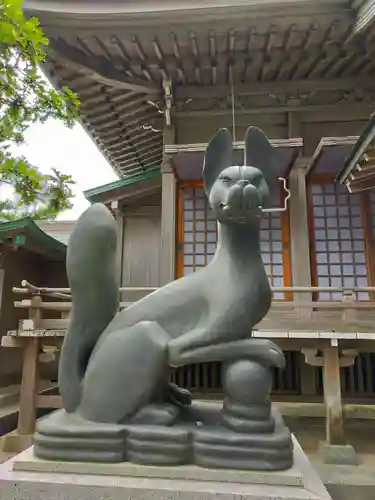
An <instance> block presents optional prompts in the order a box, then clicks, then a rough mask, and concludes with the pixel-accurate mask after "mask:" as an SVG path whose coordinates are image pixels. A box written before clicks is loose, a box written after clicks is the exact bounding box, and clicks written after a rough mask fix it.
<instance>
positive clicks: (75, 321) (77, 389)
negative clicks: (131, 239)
mask: <svg viewBox="0 0 375 500" xmlns="http://www.w3.org/2000/svg"><path fill="white" fill-rule="evenodd" d="M116 247H117V228H116V223H115V220H114V218H113V217H112V215H111V213H110V211H109V210H108V209H107V208H106V207H105V206H104V205H102V204H94V205H92V206H91V207H90V208H88V209H87V210H86V211H85V212H84V213H83V214H82V216H81V217H80V218H79V219H78V221H77V223H76V224H75V227H74V230H73V232H72V234H71V236H70V239H69V244H68V251H67V259H66V268H67V273H68V279H69V284H70V288H71V294H72V304H73V309H72V315H71V320H70V324H69V327H68V330H67V333H66V336H65V339H64V342H63V346H62V350H61V356H60V364H59V389H60V394H61V397H62V401H63V406H64V408H65V409H66V410H67V411H68V412H69V413H71V412H74V411H75V410H76V409H77V407H78V405H79V403H80V400H81V385H82V380H83V377H84V375H85V371H86V367H87V363H88V361H89V358H90V355H91V353H92V351H93V349H94V347H95V344H96V342H97V341H98V339H99V337H100V335H101V333H102V332H103V330H104V329H105V328H106V326H107V325H108V324H109V322H110V321H111V320H112V318H113V317H114V316H115V314H116V312H117V308H118V297H119V293H118V287H119V283H118V277H117V276H116V274H117V273H116Z"/></svg>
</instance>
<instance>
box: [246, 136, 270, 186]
mask: <svg viewBox="0 0 375 500" xmlns="http://www.w3.org/2000/svg"><path fill="white" fill-rule="evenodd" d="M275 163H276V152H275V150H274V148H273V146H272V144H271V143H270V141H269V140H268V137H267V136H266V134H265V133H264V132H263V131H262V130H260V129H259V128H257V127H249V128H248V129H247V131H246V134H245V154H244V165H246V166H251V167H255V168H257V169H258V170H260V171H261V172H262V173H263V176H264V178H265V180H266V182H267V184H268V186H269V188H270V189H271V190H273V189H274V188H275V186H277V185H278V181H277V170H276V165H275Z"/></svg>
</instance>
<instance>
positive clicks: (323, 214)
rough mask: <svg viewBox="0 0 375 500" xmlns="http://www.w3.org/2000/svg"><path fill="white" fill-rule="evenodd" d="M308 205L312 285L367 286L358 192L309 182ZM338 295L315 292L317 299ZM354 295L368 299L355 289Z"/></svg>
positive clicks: (362, 225)
mask: <svg viewBox="0 0 375 500" xmlns="http://www.w3.org/2000/svg"><path fill="white" fill-rule="evenodd" d="M310 205H311V216H310V219H311V220H310V223H311V229H312V234H311V238H312V241H311V243H313V255H312V257H313V259H312V260H313V281H314V285H317V286H321V287H325V286H331V287H343V286H345V287H354V286H357V287H365V286H368V273H367V266H366V252H365V230H364V220H363V206H362V200H361V196H360V195H359V194H350V193H349V192H348V191H347V189H346V188H345V186H341V185H334V184H332V183H327V184H312V185H311V186H310ZM341 298H342V294H341V292H337V293H336V292H321V293H319V299H320V300H340V299H341ZM357 299H359V300H368V299H369V294H368V293H367V292H361V293H358V294H357Z"/></svg>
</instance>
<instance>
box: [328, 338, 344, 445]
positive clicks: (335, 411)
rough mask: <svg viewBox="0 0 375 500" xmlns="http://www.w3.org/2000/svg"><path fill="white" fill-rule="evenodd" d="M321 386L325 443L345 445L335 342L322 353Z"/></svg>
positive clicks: (337, 350)
mask: <svg viewBox="0 0 375 500" xmlns="http://www.w3.org/2000/svg"><path fill="white" fill-rule="evenodd" d="M323 384H324V401H325V407H326V441H327V443H328V444H333V445H341V444H345V432H344V415H343V408H342V400H341V379H340V357H339V349H338V345H337V342H336V344H335V345H330V346H327V347H325V348H324V351H323Z"/></svg>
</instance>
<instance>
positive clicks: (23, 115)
mask: <svg viewBox="0 0 375 500" xmlns="http://www.w3.org/2000/svg"><path fill="white" fill-rule="evenodd" d="M47 47H48V39H47V37H46V36H45V35H44V33H43V30H42V28H41V26H40V24H39V21H38V19H37V18H35V17H32V18H28V19H26V18H25V16H24V14H23V11H22V0H0V184H2V183H6V184H9V185H11V186H12V187H13V191H14V193H15V195H16V196H15V197H14V200H12V199H11V200H5V201H4V200H1V202H0V218H3V219H4V218H7V219H12V218H15V217H17V216H22V214H24V213H27V214H28V215H30V213H31V214H32V215H33V216H34V217H43V218H48V217H50V218H54V217H56V215H57V214H58V213H59V212H60V211H61V210H65V209H67V208H70V207H71V199H72V196H73V194H72V191H71V186H72V185H73V184H74V181H73V179H72V178H71V177H70V176H67V175H64V174H61V173H60V172H58V171H56V170H54V171H53V175H49V176H45V175H42V174H41V172H39V170H38V169H37V168H36V167H34V166H32V165H30V164H29V162H28V161H27V160H26V159H25V158H21V157H17V156H14V155H12V154H11V151H12V149H11V148H10V146H11V145H12V144H20V143H22V142H23V140H24V133H25V131H26V130H27V129H28V128H29V126H30V125H31V124H32V123H36V122H45V121H46V120H47V119H48V118H55V119H58V120H61V121H63V123H65V124H66V125H67V126H72V125H73V124H74V122H75V120H77V119H78V118H79V101H78V96H77V95H76V94H75V93H74V92H72V91H71V90H70V89H64V90H63V91H56V90H54V89H52V88H51V87H50V85H49V84H48V83H47V82H45V81H44V79H43V78H41V76H40V75H39V73H38V65H39V64H40V63H42V62H43V61H44V60H45V58H46V48H47Z"/></svg>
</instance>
